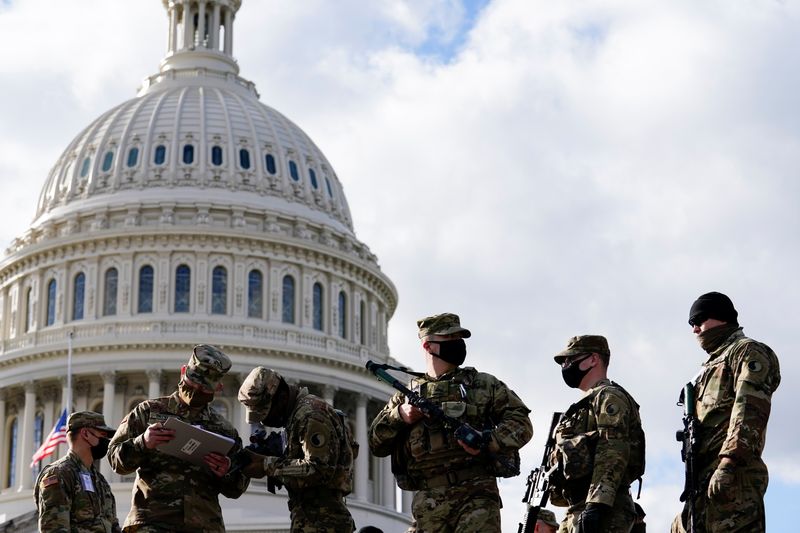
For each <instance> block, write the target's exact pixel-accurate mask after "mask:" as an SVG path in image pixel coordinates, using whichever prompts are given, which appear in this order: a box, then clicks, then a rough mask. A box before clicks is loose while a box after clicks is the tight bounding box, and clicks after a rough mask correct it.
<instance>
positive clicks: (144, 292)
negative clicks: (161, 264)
mask: <svg viewBox="0 0 800 533" xmlns="http://www.w3.org/2000/svg"><path fill="white" fill-rule="evenodd" d="M136 310H137V311H138V312H139V313H152V312H153V267H151V266H150V265H145V266H143V267H142V268H140V269H139V302H138V304H137V308H136Z"/></svg>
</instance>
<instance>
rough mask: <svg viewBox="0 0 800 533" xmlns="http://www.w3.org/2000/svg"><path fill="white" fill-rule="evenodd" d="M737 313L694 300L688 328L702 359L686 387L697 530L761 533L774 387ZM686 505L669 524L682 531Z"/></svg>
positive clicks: (765, 354) (769, 362)
mask: <svg viewBox="0 0 800 533" xmlns="http://www.w3.org/2000/svg"><path fill="white" fill-rule="evenodd" d="M738 317H739V313H738V312H737V311H736V309H735V308H734V307H733V302H731V300H730V298H728V297H727V296H725V295H724V294H721V293H719V292H709V293H707V294H703V295H702V296H700V297H699V298H698V299H697V300H695V302H694V303H693V304H692V307H691V309H690V310H689V325H690V326H692V332H693V333H694V334H695V336H696V338H697V341H698V342H699V343H700V347H701V348H702V349H703V350H704V351H705V352H706V353H707V354H708V359H707V360H706V362H705V363H703V366H702V368H701V369H700V373H699V374H698V377H697V378H696V379H695V381H694V390H695V405H696V408H697V419H698V422H699V425H700V428H699V431H698V433H699V441H698V442H697V446H696V449H695V472H696V479H695V482H696V483H697V484H698V488H699V490H698V491H697V494H698V496H697V498H696V500H695V513H696V514H695V520H696V521H695V524H696V526H697V530H699V531H705V532H706V533H716V532H718V531H725V532H726V533H727V532H734V531H747V532H753V531H761V532H763V531H765V529H766V519H765V516H764V493H765V492H766V490H767V481H768V475H767V466H766V465H765V464H764V461H763V460H762V458H761V453H762V452H763V450H764V439H765V438H766V432H767V420H768V419H769V412H770V402H771V398H772V393H773V392H775V389H777V388H778V385H779V384H780V382H781V373H780V367H779V364H778V358H777V356H776V355H775V352H773V351H772V350H771V349H770V348H769V346H767V345H766V344H762V343H760V342H757V341H754V340H753V339H749V338H747V337H745V336H744V333H743V332H742V328H741V327H740V326H739V322H738ZM687 513H688V503H687V506H686V507H684V511H683V513H682V514H681V515H679V516H678V517H676V518H675V520H674V521H673V524H672V531H673V532H683V531H685V528H686V524H687V523H688V522H687V518H688V517H687Z"/></svg>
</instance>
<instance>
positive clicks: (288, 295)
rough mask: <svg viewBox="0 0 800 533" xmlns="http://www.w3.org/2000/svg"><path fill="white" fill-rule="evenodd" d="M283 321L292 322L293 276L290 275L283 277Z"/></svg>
mask: <svg viewBox="0 0 800 533" xmlns="http://www.w3.org/2000/svg"><path fill="white" fill-rule="evenodd" d="M282 310H283V313H282V315H283V321H284V322H285V323H287V324H294V278H293V277H292V276H288V275H287V276H284V277H283V306H282Z"/></svg>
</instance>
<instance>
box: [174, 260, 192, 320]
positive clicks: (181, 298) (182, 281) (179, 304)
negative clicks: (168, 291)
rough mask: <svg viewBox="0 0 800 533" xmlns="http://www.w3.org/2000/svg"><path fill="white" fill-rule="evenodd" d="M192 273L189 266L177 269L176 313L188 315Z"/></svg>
mask: <svg viewBox="0 0 800 533" xmlns="http://www.w3.org/2000/svg"><path fill="white" fill-rule="evenodd" d="M191 285H192V271H191V269H190V268H189V267H188V266H187V265H180V266H179V267H178V268H176V269H175V312H176V313H188V312H189V304H190V302H191V294H190V290H191Z"/></svg>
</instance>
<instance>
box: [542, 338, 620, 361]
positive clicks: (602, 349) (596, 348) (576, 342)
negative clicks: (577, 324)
mask: <svg viewBox="0 0 800 533" xmlns="http://www.w3.org/2000/svg"><path fill="white" fill-rule="evenodd" d="M584 353H598V354H604V355H608V356H610V355H611V352H610V351H609V349H608V341H607V340H606V338H605V337H603V336H602V335H578V336H577V337H572V338H570V339H569V340H568V341H567V347H566V348H564V349H563V350H561V351H560V352H558V353H557V354H556V355H555V357H553V359H555V361H556V363H558V364H559V365H560V364H561V363H562V362H563V361H564V359H566V358H567V357H572V356H573V355H580V354H584Z"/></svg>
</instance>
